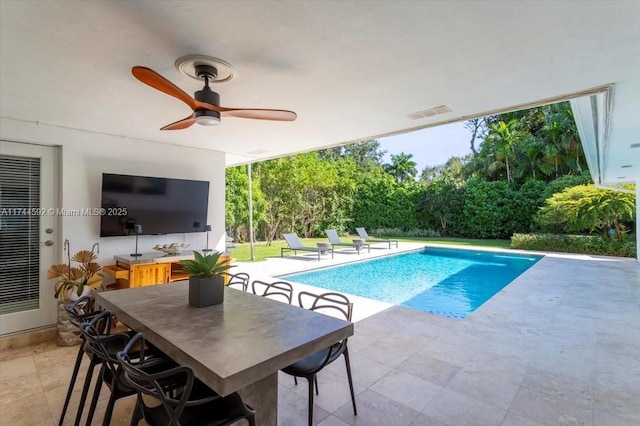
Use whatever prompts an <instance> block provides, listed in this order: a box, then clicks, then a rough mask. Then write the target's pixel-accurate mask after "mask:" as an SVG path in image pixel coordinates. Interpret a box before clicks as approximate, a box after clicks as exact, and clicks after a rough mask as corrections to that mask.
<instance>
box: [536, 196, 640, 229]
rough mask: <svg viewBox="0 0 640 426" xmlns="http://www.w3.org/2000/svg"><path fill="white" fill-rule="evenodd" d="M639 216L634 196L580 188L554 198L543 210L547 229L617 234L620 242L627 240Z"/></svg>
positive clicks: (544, 227)
mask: <svg viewBox="0 0 640 426" xmlns="http://www.w3.org/2000/svg"><path fill="white" fill-rule="evenodd" d="M634 213H635V196H634V195H633V194H627V193H620V192H617V191H612V190H607V189H601V188H597V187H596V186H595V185H578V186H574V187H571V188H567V189H565V190H564V191H562V192H559V193H556V194H553V195H552V196H551V197H550V198H549V199H548V200H547V201H546V204H545V205H544V206H543V207H542V208H541V209H540V213H539V214H540V215H539V221H540V224H541V225H542V228H543V229H547V230H550V231H556V232H561V233H570V234H571V233H588V232H593V231H598V232H601V233H602V234H603V235H604V236H608V233H609V230H613V233H614V235H615V236H616V237H617V238H618V239H622V238H623V237H624V236H625V233H626V230H627V225H626V224H628V223H630V222H631V221H632V220H633V216H634Z"/></svg>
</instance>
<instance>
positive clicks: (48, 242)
mask: <svg viewBox="0 0 640 426" xmlns="http://www.w3.org/2000/svg"><path fill="white" fill-rule="evenodd" d="M40 244H44V245H45V246H47V247H51V246H52V245H53V240H47V241H44V242H41V243H40Z"/></svg>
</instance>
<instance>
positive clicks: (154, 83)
mask: <svg viewBox="0 0 640 426" xmlns="http://www.w3.org/2000/svg"><path fill="white" fill-rule="evenodd" d="M131 74H133V76H134V77H135V78H137V79H138V80H140V81H141V82H143V83H144V84H146V85H148V86H151V87H153V88H154V89H157V90H159V91H161V92H164V93H166V94H167V95H170V96H173V97H174V98H178V99H180V100H181V101H182V102H184V103H185V104H187V105H189V106H190V107H191V109H196V108H197V107H198V102H197V101H196V100H195V99H193V98H192V97H191V96H189V95H188V94H187V93H185V92H184V91H183V90H182V89H181V88H179V87H178V86H176V85H175V84H173V83H172V82H170V81H169V80H167V79H166V78H164V77H163V76H161V75H160V74H158V73H157V72H155V71H154V70H152V69H150V68H147V67H140V66H135V67H133V68H131Z"/></svg>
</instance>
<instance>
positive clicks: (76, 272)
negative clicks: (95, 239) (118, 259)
mask: <svg viewBox="0 0 640 426" xmlns="http://www.w3.org/2000/svg"><path fill="white" fill-rule="evenodd" d="M64 251H65V253H66V254H67V263H60V264H57V265H52V266H51V267H50V268H49V269H48V270H47V278H48V279H54V278H55V279H56V280H57V281H56V283H55V286H54V291H55V293H54V295H55V297H56V298H58V299H60V300H67V299H69V298H75V297H76V296H77V297H80V296H81V295H82V294H83V292H84V291H85V288H86V287H87V286H88V287H90V288H98V287H100V286H101V285H102V266H100V264H98V263H97V262H96V260H97V259H98V253H100V245H99V244H98V243H95V244H94V245H93V246H92V247H91V250H80V251H78V252H77V253H76V254H74V255H73V257H71V251H70V245H69V240H64ZM72 261H73V262H76V263H77V264H78V265H77V266H72V265H71V262H72Z"/></svg>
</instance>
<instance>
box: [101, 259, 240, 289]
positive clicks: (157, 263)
mask: <svg viewBox="0 0 640 426" xmlns="http://www.w3.org/2000/svg"><path fill="white" fill-rule="evenodd" d="M114 258H115V260H116V264H115V265H108V266H105V267H104V268H103V270H104V275H105V277H106V278H107V280H108V281H115V287H116V288H130V287H142V286H148V285H157V284H166V283H171V282H174V281H180V280H186V279H189V274H187V272H186V271H185V270H184V269H182V266H181V265H180V261H181V260H184V259H192V258H193V254H192V253H191V252H187V253H184V254H180V255H176V256H165V255H156V254H145V255H143V256H141V257H138V258H133V257H132V258H129V257H128V256H124V255H123V256H114ZM220 260H221V261H225V262H231V258H230V257H229V256H225V255H223V256H220Z"/></svg>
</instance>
